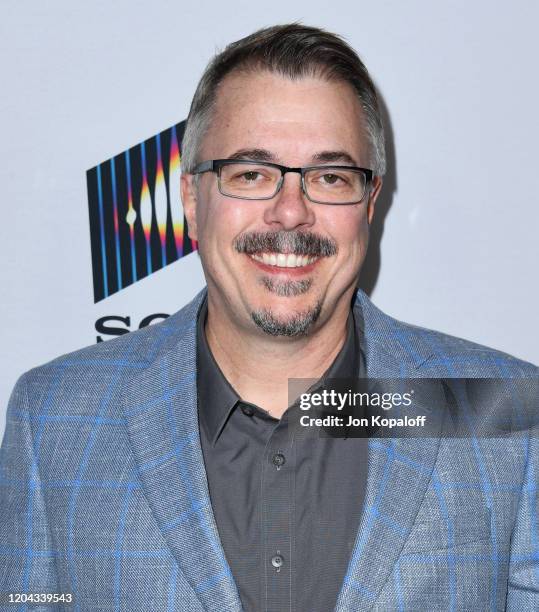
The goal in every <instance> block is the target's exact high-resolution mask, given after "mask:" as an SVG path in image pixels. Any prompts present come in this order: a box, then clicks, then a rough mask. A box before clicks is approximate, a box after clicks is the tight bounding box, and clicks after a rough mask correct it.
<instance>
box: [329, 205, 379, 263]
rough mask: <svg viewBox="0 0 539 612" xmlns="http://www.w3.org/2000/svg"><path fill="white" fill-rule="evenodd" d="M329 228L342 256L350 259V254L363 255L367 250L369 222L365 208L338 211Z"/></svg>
mask: <svg viewBox="0 0 539 612" xmlns="http://www.w3.org/2000/svg"><path fill="white" fill-rule="evenodd" d="M327 229H328V232H329V233H330V235H332V236H333V238H334V239H335V240H336V241H337V244H338V245H339V251H340V253H341V256H343V257H345V258H346V259H350V255H352V256H363V254H364V253H365V251H366V250H367V243H368V238H369V224H368V220H367V213H366V210H365V208H363V209H360V208H358V209H355V210H350V209H348V210H342V211H336V214H335V215H334V216H333V217H332V218H331V220H330V221H329V223H328V225H327ZM351 263H352V262H351Z"/></svg>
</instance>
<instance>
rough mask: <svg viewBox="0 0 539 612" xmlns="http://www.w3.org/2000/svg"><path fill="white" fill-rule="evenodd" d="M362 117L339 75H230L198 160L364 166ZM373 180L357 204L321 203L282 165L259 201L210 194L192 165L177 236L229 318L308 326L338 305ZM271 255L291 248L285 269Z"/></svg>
mask: <svg viewBox="0 0 539 612" xmlns="http://www.w3.org/2000/svg"><path fill="white" fill-rule="evenodd" d="M362 125H363V123H362V110H361V106H360V103H359V101H358V99H357V96H356V95H355V93H354V91H353V89H352V88H351V86H350V85H348V84H347V83H344V82H335V81H333V82H328V81H326V80H323V79H319V78H304V79H299V80H296V81H292V80H290V79H287V78H284V77H282V76H279V75H277V74H273V73H269V72H265V71H262V72H257V73H255V72H250V73H248V74H245V73H237V74H231V75H229V76H228V77H227V78H226V79H225V80H224V81H223V82H222V84H221V86H220V89H219V91H218V94H217V103H216V107H215V111H214V115H213V119H212V122H211V125H210V128H209V130H208V132H207V134H206V135H205V137H204V139H203V142H202V145H201V151H200V155H199V161H205V160H210V159H223V158H245V159H261V158H262V157H264V158H266V161H272V162H275V163H278V164H282V165H285V166H292V167H299V166H312V165H322V164H326V165H327V164H331V163H333V164H336V165H355V166H360V167H364V168H368V167H369V145H368V140H367V136H366V133H365V131H364V129H363V128H362ZM320 160H323V161H320ZM380 185H381V183H380V181H379V179H375V183H374V185H373V188H372V189H371V191H370V192H367V195H366V196H365V198H364V200H363V201H362V202H361V203H359V204H354V205H344V206H335V205H334V206H332V205H326V204H316V203H313V202H310V201H309V200H307V198H306V197H305V195H304V194H303V193H302V191H301V177H300V175H299V174H295V173H287V174H286V175H285V178H284V184H283V186H282V188H281V191H280V192H279V193H278V194H277V195H276V196H275V197H274V198H272V199H271V200H260V201H253V200H241V199H236V198H231V197H228V196H224V195H222V194H220V193H219V190H218V186H217V176H216V175H215V174H214V173H211V172H208V173H205V174H202V175H200V177H199V183H198V186H196V185H195V184H194V182H193V177H192V176H191V175H184V176H183V177H182V200H183V204H184V210H185V214H186V217H187V221H188V226H189V236H190V237H191V238H192V239H194V240H197V241H198V248H199V253H200V257H201V260H202V265H203V268H204V272H205V275H206V280H207V283H208V296H209V300H210V303H211V304H213V305H214V307H216V308H218V309H219V312H220V315H222V316H224V317H225V318H227V319H228V320H229V321H231V322H233V323H234V324H235V325H236V326H240V327H242V328H244V329H249V330H251V331H253V330H257V329H258V330H261V331H260V333H268V334H272V335H275V336H297V335H304V334H309V333H312V332H313V331H314V330H315V329H317V328H319V327H320V326H322V325H324V324H325V323H327V322H328V321H330V320H331V318H332V316H334V315H335V313H336V312H338V311H340V312H341V313H345V312H347V311H348V309H349V306H350V300H351V297H352V293H353V291H354V288H355V285H356V282H357V277H358V273H359V270H360V267H361V264H362V262H363V260H364V258H365V253H366V249H367V243H368V226H369V223H370V220H371V218H372V214H373V208H374V202H375V200H376V197H377V195H378V193H379V188H380ZM279 253H281V254H284V255H285V256H287V257H288V255H289V254H290V253H294V254H296V255H302V258H301V259H299V260H298V259H296V261H295V262H294V261H293V258H292V260H291V261H290V260H289V259H288V258H287V260H286V261H287V264H288V265H290V264H295V265H294V267H287V264H284V260H283V257H279ZM307 254H308V255H309V258H307ZM272 256H274V257H272ZM313 259H314V261H313ZM307 262H310V263H307ZM274 263H277V265H272V264H274ZM298 263H299V264H304V265H297V264H298ZM305 264H306V265H305Z"/></svg>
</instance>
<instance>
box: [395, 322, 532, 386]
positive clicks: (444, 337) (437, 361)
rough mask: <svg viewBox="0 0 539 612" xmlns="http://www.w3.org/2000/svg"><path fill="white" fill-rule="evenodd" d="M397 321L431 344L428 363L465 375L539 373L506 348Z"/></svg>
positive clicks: (408, 332) (512, 375) (457, 374)
mask: <svg viewBox="0 0 539 612" xmlns="http://www.w3.org/2000/svg"><path fill="white" fill-rule="evenodd" d="M393 321H394V324H395V325H396V326H399V327H400V328H401V330H402V333H403V334H406V335H408V336H416V337H418V338H420V339H421V342H422V343H423V344H426V345H427V346H428V347H429V350H430V351H431V355H430V356H429V357H428V359H426V360H425V363H424V364H423V365H424V367H431V368H432V367H437V368H440V367H442V368H445V369H446V370H447V372H448V373H450V372H452V374H453V375H456V376H462V377H466V376H469V377H474V376H485V377H490V376H500V377H520V376H524V377H527V376H538V375H539V368H538V367H537V366H536V365H534V364H533V363H530V362H528V361H525V360H523V359H519V358H517V357H514V356H513V355H510V354H509V353H506V352H504V351H501V350H498V349H494V348H491V347H488V346H485V345H482V344H478V343H476V342H472V341H471V340H466V339H464V338H460V337H458V336H453V335H450V334H446V333H444V332H440V331H437V330H433V329H428V328H425V327H420V326H418V325H413V324H411V323H405V322H402V321H398V320H397V319H393Z"/></svg>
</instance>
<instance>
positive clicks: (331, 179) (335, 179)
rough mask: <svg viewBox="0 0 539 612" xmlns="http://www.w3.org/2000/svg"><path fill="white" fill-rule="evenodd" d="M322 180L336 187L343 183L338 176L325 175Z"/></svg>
mask: <svg viewBox="0 0 539 612" xmlns="http://www.w3.org/2000/svg"><path fill="white" fill-rule="evenodd" d="M322 180H323V181H324V183H327V184H328V185H335V183H337V182H339V181H342V178H341V177H340V176H337V175H336V174H323V175H322Z"/></svg>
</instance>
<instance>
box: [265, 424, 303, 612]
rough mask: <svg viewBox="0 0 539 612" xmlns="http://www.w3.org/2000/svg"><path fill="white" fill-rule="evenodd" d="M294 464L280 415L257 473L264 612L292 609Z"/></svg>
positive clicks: (287, 430)
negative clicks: (259, 491)
mask: <svg viewBox="0 0 539 612" xmlns="http://www.w3.org/2000/svg"><path fill="white" fill-rule="evenodd" d="M294 463H295V458H294V453H293V439H292V436H291V435H290V428H289V426H288V419H287V416H286V415H284V416H283V418H282V419H281V420H280V421H279V423H278V424H277V425H276V426H275V428H274V429H273V432H272V434H271V436H270V438H269V440H268V443H267V445H266V450H265V453H264V458H263V465H262V471H261V501H262V503H261V519H262V525H261V533H262V534H263V536H262V537H263V542H262V556H263V568H264V581H263V585H262V586H263V588H262V594H261V595H262V604H263V605H262V609H263V610H265V611H266V612H288V611H290V612H291V611H292V610H293V602H294V596H293V571H294V561H295V560H294V547H293V542H294V533H293V530H294V515H293V507H294V470H295V466H294Z"/></svg>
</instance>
